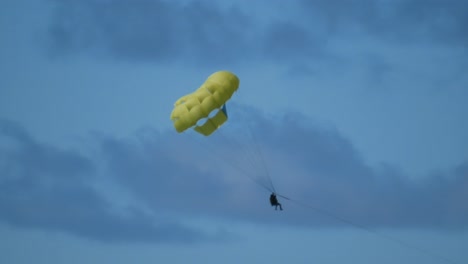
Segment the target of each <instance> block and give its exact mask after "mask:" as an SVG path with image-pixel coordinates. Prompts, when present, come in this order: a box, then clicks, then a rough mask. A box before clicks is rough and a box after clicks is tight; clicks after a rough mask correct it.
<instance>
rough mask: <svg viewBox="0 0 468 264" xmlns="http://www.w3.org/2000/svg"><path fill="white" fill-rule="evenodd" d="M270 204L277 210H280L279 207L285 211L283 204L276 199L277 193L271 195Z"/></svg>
mask: <svg viewBox="0 0 468 264" xmlns="http://www.w3.org/2000/svg"><path fill="white" fill-rule="evenodd" d="M270 204H271V206H274V207H275V210H278V206H279V208H280V210H281V211H282V210H283V207H281V204H280V203H279V202H278V199H276V194H275V193H272V194H271V195H270Z"/></svg>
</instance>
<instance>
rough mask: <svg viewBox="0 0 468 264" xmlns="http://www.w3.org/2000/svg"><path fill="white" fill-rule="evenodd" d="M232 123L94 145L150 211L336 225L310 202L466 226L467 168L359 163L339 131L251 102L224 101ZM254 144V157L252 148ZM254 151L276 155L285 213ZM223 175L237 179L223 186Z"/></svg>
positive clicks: (385, 223) (375, 219)
mask: <svg viewBox="0 0 468 264" xmlns="http://www.w3.org/2000/svg"><path fill="white" fill-rule="evenodd" d="M236 109H244V110H241V111H239V110H236ZM236 116H237V117H236ZM245 120H250V121H251V122H252V123H251V124H250V127H251V129H252V131H253V132H254V135H257V137H255V138H254V137H252V136H251V135H250V136H249V135H247V136H245V137H244V136H242V130H244V131H243V132H245V129H246V128H247V127H249V126H248V125H247V124H246V121H245ZM235 122H238V124H240V126H239V127H237V128H236V127H235V125H231V126H230V127H229V128H228V129H225V130H224V131H223V132H221V134H220V135H214V136H212V137H211V138H210V139H209V140H207V141H204V140H201V139H200V138H198V137H197V135H192V136H190V133H189V135H184V134H182V135H179V134H177V135H175V134H173V133H159V132H155V131H152V132H151V131H150V132H148V133H147V134H145V136H141V135H140V136H139V137H138V140H136V141H132V142H133V143H130V142H127V141H121V140H106V141H105V142H103V151H104V153H105V156H106V157H108V160H107V167H108V168H109V169H110V171H109V173H110V174H111V175H114V176H115V177H116V179H117V180H118V181H119V182H121V184H122V185H124V186H126V187H128V188H129V189H131V190H132V191H133V192H134V194H135V195H137V196H138V197H140V199H141V201H143V202H145V203H147V204H149V205H150V207H151V208H153V209H154V210H155V211H158V210H162V211H170V212H179V213H182V212H183V213H186V214H189V215H199V216H204V217H208V216H210V217H215V218H217V217H222V218H234V219H238V220H242V221H254V222H259V223H266V222H276V223H279V222H282V223H285V222H283V221H286V223H289V224H300V225H309V226H314V225H333V226H334V225H340V224H343V223H342V222H336V221H335V220H336V219H335V220H334V219H330V218H327V217H323V216H322V217H311V213H313V212H316V211H314V210H309V209H310V208H311V207H316V208H321V209H323V210H326V211H329V212H332V213H333V214H335V215H337V216H340V217H343V218H345V219H348V220H350V221H353V222H355V223H360V224H363V225H366V226H372V227H417V228H419V227H422V228H465V227H466V226H467V224H468V208H467V207H466V205H464V204H463V202H462V201H464V200H466V198H467V197H466V193H467V192H466V190H467V188H468V185H467V181H468V171H467V170H466V166H461V167H460V168H458V169H457V170H455V171H452V172H447V173H446V174H438V175H430V176H427V177H426V178H424V179H421V180H417V181H416V180H414V181H413V180H410V179H409V178H408V176H407V175H405V174H404V173H402V172H400V171H399V170H398V169H397V168H395V167H393V166H389V165H382V166H381V167H379V168H371V167H369V166H367V165H366V163H365V161H364V160H363V158H362V157H361V156H360V155H359V152H358V151H357V150H356V149H355V148H354V147H353V144H352V143H351V142H350V141H349V140H348V139H347V138H345V137H344V136H343V135H341V134H340V133H339V131H337V130H335V129H333V128H325V127H322V126H319V125H314V124H313V123H311V122H310V119H308V118H307V117H305V116H302V115H300V114H294V113H290V114H287V115H285V116H283V117H276V118H271V119H270V118H266V117H265V116H264V115H263V114H261V113H259V112H258V111H256V110H255V109H252V108H247V109H246V108H243V107H241V106H236V107H231V123H235ZM247 134H249V133H247ZM244 135H245V133H244ZM259 135H260V136H259ZM210 141H211V142H210ZM257 144H258V146H259V147H260V150H262V151H263V152H264V154H263V155H262V154H259V153H258V152H256V151H257V150H256V148H255V147H254V146H256V145H257ZM249 156H250V158H249ZM246 157H247V158H246ZM262 157H263V158H266V159H267V160H268V159H275V160H276V163H274V164H272V163H270V166H272V168H270V169H271V171H272V172H271V177H273V179H274V181H275V183H276V184H275V185H276V187H277V188H278V189H279V192H281V193H283V194H284V195H286V196H291V197H293V199H294V201H292V202H288V201H286V200H283V201H284V203H285V207H286V208H287V215H286V216H285V218H281V219H277V218H271V215H270V212H271V211H270V208H268V205H267V196H268V191H266V190H264V189H263V188H264V187H267V188H268V186H269V185H268V184H269V183H268V178H267V177H266V176H265V175H264V174H263V173H264V171H263V170H262V168H261V163H262ZM274 157H276V158H274ZM278 157H280V158H278ZM277 159H279V160H277ZM223 161H224V162H223ZM251 161H253V162H255V163H256V165H257V166H252V164H249V162H251ZM259 164H260V165H259ZM298 172H299V173H298ZM283 173H284V174H283ZM231 174H233V175H235V176H232V175H231ZM229 175H231V176H229ZM232 177H234V178H238V180H241V181H242V182H243V183H242V184H233V183H229V182H230V181H231V180H230V179H232ZM251 180H252V181H251ZM257 184H258V185H257ZM297 205H300V206H302V207H301V208H300V210H297V207H295V206H297ZM304 205H306V206H305V207H304ZM291 207H294V208H295V209H294V208H293V209H291Z"/></svg>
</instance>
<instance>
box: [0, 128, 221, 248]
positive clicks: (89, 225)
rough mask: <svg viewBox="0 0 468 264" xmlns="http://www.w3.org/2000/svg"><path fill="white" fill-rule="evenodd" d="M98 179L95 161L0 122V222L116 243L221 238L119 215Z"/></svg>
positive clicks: (129, 211) (138, 215)
mask: <svg viewBox="0 0 468 264" xmlns="http://www.w3.org/2000/svg"><path fill="white" fill-rule="evenodd" d="M96 173H97V169H96V164H95V163H94V161H93V160H91V159H90V158H88V157H86V156H84V155H82V154H80V153H78V152H76V151H65V150H61V149H58V148H55V147H52V146H48V145H46V144H42V143H40V142H37V141H36V140H35V139H34V138H32V137H31V136H30V135H29V134H28V133H27V132H26V131H25V130H24V129H23V128H22V127H21V126H19V125H18V124H15V123H14V122H10V121H5V120H1V121H0V221H3V222H7V223H9V224H11V225H14V226H18V227H27V228H38V229H47V230H57V231H65V232H69V233H72V234H75V235H79V236H83V237H87V238H91V239H97V240H103V241H113V242H118V241H137V242H177V243H181V242H182V243H185V242H197V241H203V240H211V239H215V238H216V237H213V236H211V235H208V234H204V233H203V232H201V231H197V230H195V229H192V228H188V227H186V226H184V225H183V224H179V223H177V221H175V220H172V221H170V220H159V221H158V219H157V218H155V217H152V216H150V215H148V214H147V213H144V212H143V211H141V210H138V209H136V208H131V207H130V208H125V209H123V210H117V209H116V208H115V205H114V204H112V203H111V201H109V200H107V199H105V197H104V196H103V195H102V194H101V193H100V192H99V191H98V190H97V189H95V188H94V187H93V183H94V182H95V181H94V180H95V179H96ZM156 221H157V223H158V224H155V223H156ZM216 239H217V238H216Z"/></svg>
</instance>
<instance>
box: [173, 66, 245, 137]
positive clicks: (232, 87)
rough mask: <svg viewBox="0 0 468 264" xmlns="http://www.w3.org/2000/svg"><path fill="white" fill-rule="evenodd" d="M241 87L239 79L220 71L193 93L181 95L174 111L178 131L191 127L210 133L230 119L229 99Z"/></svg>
mask: <svg viewBox="0 0 468 264" xmlns="http://www.w3.org/2000/svg"><path fill="white" fill-rule="evenodd" d="M238 87H239V78H237V76H236V75H234V74H233V73H231V72H228V71H218V72H215V73H213V74H211V75H210V76H209V77H208V79H206V81H205V82H204V83H203V84H202V85H201V86H200V87H199V88H198V89H197V90H196V91H194V92H193V93H191V94H187V95H184V96H182V97H181V98H179V99H178V100H177V101H176V102H175V104H174V109H173V110H172V113H171V120H172V122H173V123H174V127H175V129H176V130H177V132H179V133H181V132H183V131H185V130H187V129H188V128H190V127H193V129H194V130H195V131H197V132H198V133H200V134H203V135H205V136H209V135H210V134H211V133H213V132H214V131H215V130H216V129H218V128H219V127H220V126H221V125H222V124H223V123H224V122H226V120H227V111H226V105H225V104H226V102H227V101H228V100H229V99H230V98H231V96H232V95H233V94H234V92H235V91H237V88H238Z"/></svg>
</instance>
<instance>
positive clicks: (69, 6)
mask: <svg viewBox="0 0 468 264" xmlns="http://www.w3.org/2000/svg"><path fill="white" fill-rule="evenodd" d="M54 2H55V3H56V7H55V8H54V17H53V20H52V24H51V27H50V40H51V44H52V45H51V47H50V48H51V50H52V51H53V52H65V53H67V52H85V53H91V54H95V55H99V56H100V55H101V54H102V53H107V54H109V55H111V56H114V57H116V58H118V59H130V60H134V59H137V60H148V61H156V62H170V61H174V60H183V61H184V62H185V63H193V62H194V61H196V64H197V65H203V64H213V63H214V64H216V63H222V64H223V65H225V64H228V63H235V62H238V61H243V60H249V61H252V60H254V59H256V58H257V59H258V58H262V59H265V58H266V59H272V60H274V61H291V60H298V59H301V60H302V59H310V58H311V57H312V56H316V55H317V54H319V53H320V52H321V49H320V45H322V44H323V43H321V42H318V41H317V39H316V38H315V36H314V35H311V34H310V32H309V31H308V30H307V28H306V27H304V25H299V24H297V23H291V22H289V21H288V20H284V21H273V23H272V24H271V25H270V24H268V25H266V26H263V25H262V23H259V22H258V21H259V19H258V18H255V17H251V16H248V15H247V14H246V13H245V12H243V11H242V10H241V8H240V7H235V6H233V7H231V8H224V9H223V8H221V7H219V6H218V5H216V4H212V3H210V4H208V3H205V2H203V1H190V2H188V3H187V4H182V3H180V2H177V1H163V0H138V1H125V0H111V1H99V0H86V1H78V2H77V1H54Z"/></svg>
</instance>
